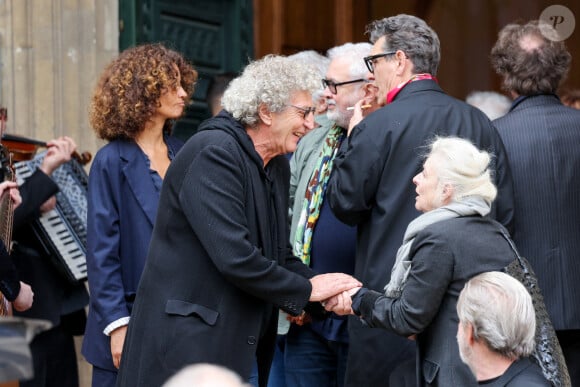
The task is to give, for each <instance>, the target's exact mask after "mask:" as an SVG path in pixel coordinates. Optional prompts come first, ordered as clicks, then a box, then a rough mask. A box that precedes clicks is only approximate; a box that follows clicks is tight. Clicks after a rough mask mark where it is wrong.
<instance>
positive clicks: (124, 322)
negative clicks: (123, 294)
mask: <svg viewBox="0 0 580 387" xmlns="http://www.w3.org/2000/svg"><path fill="white" fill-rule="evenodd" d="M130 318H131V317H121V318H120V319H118V320H115V321H113V322H112V323H110V324H109V325H107V326H106V328H105V329H104V330H103V333H104V334H105V335H106V336H110V335H111V332H113V331H114V330H115V329H117V328H121V327H122V326H125V325H129V319H130Z"/></svg>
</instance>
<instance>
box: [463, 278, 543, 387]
mask: <svg viewBox="0 0 580 387" xmlns="http://www.w3.org/2000/svg"><path fill="white" fill-rule="evenodd" d="M457 315H458V316H459V324H458V326H457V344H458V345H459V355H460V356H461V360H463V362H464V363H465V364H467V365H468V366H469V368H470V369H471V372H473V375H475V377H476V379H477V381H478V384H479V385H485V386H489V387H503V386H508V385H509V386H513V387H518V386H521V387H548V386H551V384H550V382H549V381H548V380H546V379H545V378H544V375H543V374H542V370H541V369H540V367H538V365H537V364H535V363H533V362H532V361H531V360H530V359H529V358H528V357H529V356H530V355H531V354H532V352H533V350H534V348H535V346H536V343H535V334H536V314H535V312H534V305H533V304H532V297H531V296H530V294H529V293H528V291H527V290H526V288H525V287H524V285H522V284H521V283H520V282H519V281H518V280H516V279H515V278H513V277H511V276H509V275H508V274H505V273H501V272H497V271H491V272H486V273H482V274H479V275H477V276H475V277H473V278H472V279H470V280H469V281H468V282H467V283H466V284H465V287H464V288H463V290H462V291H461V293H460V294H459V299H458V301H457Z"/></svg>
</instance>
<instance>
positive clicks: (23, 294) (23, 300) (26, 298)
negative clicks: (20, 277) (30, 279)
mask: <svg viewBox="0 0 580 387" xmlns="http://www.w3.org/2000/svg"><path fill="white" fill-rule="evenodd" d="M33 300H34V292H33V291H32V288H31V287H30V285H28V284H25V283H24V282H22V281H20V292H19V293H18V296H17V297H16V299H15V300H14V301H12V306H13V307H14V309H16V310H17V311H19V312H24V311H25V310H28V309H30V307H31V306H32V301H33Z"/></svg>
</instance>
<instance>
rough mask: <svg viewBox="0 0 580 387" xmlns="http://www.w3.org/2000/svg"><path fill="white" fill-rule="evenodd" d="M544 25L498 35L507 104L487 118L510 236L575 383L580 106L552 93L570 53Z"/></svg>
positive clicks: (496, 51)
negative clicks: (504, 185) (506, 189)
mask: <svg viewBox="0 0 580 387" xmlns="http://www.w3.org/2000/svg"><path fill="white" fill-rule="evenodd" d="M550 30H551V27H550V26H547V25H540V24H538V22H529V23H527V24H525V25H519V24H510V25H507V26H506V27H504V28H503V29H502V31H501V32H500V33H499V38H498V41H497V42H496V44H495V46H494V47H493V49H492V52H491V60H492V65H493V67H494V69H495V70H496V72H497V73H498V74H499V75H501V76H502V77H503V87H504V89H505V90H506V91H507V92H508V93H510V94H511V96H512V97H513V98H514V101H513V104H512V107H511V109H510V112H509V113H508V114H507V115H505V116H504V117H502V118H499V119H497V120H495V121H494V122H493V123H494V125H495V126H496V127H497V129H498V131H499V134H500V136H501V138H502V140H503V142H504V144H505V148H506V151H507V154H508V157H509V163H510V166H511V170H512V175H513V180H514V194H515V198H516V200H515V203H514V227H515V233H514V235H513V239H514V241H515V243H516V245H517V247H518V249H519V250H520V252H521V254H522V255H523V256H524V257H526V258H528V260H529V261H530V263H531V264H532V265H533V267H534V270H535V272H536V274H537V276H538V281H539V284H540V287H541V289H542V291H543V293H544V298H545V301H546V306H547V308H548V313H549V315H550V317H551V319H552V322H553V324H554V328H555V329H556V333H557V334H558V338H559V340H560V344H561V346H562V350H563V352H564V356H565V358H566V363H567V365H568V371H569V373H570V378H571V379H572V385H574V386H580V298H579V297H580V281H579V280H578V279H579V278H580V239H579V236H580V152H579V151H578V146H579V144H580V111H579V110H575V109H572V108H569V107H566V106H564V105H562V103H561V102H560V100H559V99H558V96H557V95H556V90H557V89H558V87H559V85H560V84H561V82H562V81H563V80H564V78H565V76H566V74H567V72H568V69H569V67H570V61H571V56H570V53H569V52H568V51H567V49H566V46H565V44H564V42H563V41H559V39H558V38H557V37H555V36H552V35H550ZM551 31H552V32H555V31H554V30H551Z"/></svg>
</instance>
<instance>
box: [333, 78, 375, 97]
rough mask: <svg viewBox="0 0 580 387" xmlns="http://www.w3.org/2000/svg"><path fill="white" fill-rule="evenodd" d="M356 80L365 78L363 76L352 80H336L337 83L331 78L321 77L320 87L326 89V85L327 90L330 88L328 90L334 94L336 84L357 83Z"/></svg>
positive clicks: (364, 80)
mask: <svg viewBox="0 0 580 387" xmlns="http://www.w3.org/2000/svg"><path fill="white" fill-rule="evenodd" d="M357 82H367V80H366V79H364V78H359V79H355V80H352V81H346V82H338V83H337V82H334V81H333V80H331V79H323V80H322V88H323V89H326V88H327V87H328V90H330V92H331V93H332V94H336V88H337V87H338V86H342V85H348V84H351V83H357Z"/></svg>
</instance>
